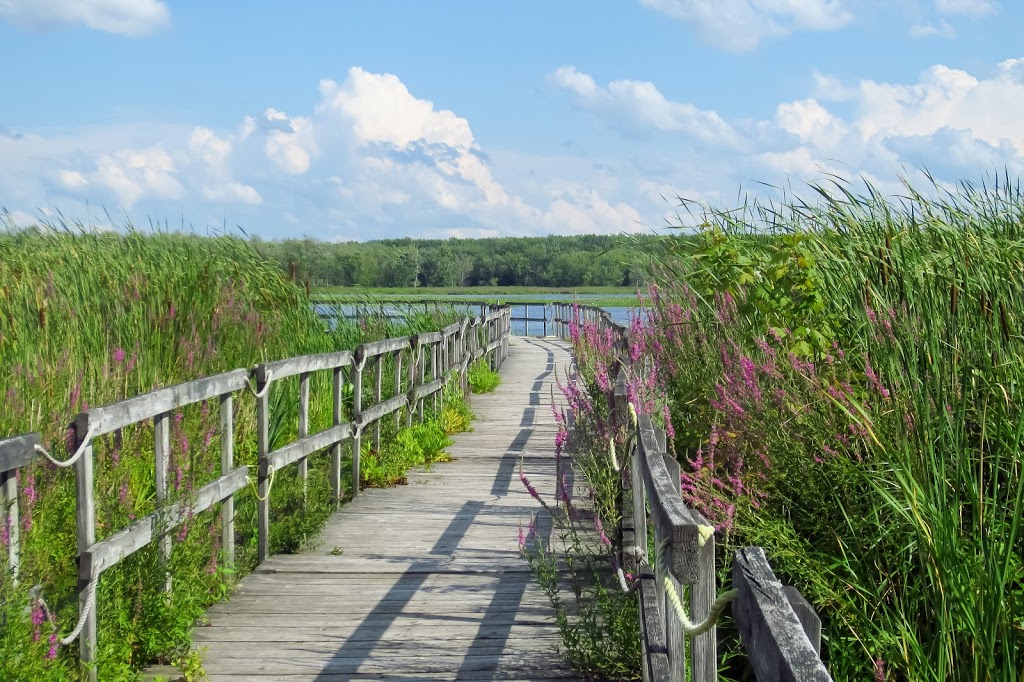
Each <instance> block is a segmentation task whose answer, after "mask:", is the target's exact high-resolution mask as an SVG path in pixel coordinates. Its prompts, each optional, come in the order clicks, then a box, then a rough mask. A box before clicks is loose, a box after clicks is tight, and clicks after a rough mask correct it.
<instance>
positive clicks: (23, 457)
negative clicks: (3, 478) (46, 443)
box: [0, 432, 40, 474]
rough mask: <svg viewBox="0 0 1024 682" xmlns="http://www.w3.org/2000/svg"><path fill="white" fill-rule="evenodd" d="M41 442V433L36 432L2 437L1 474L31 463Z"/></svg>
mask: <svg viewBox="0 0 1024 682" xmlns="http://www.w3.org/2000/svg"><path fill="white" fill-rule="evenodd" d="M39 443H40V440H39V434H38V433H35V432H33V433H23V434H21V435H20V436H11V437H10V438H0V474H5V473H7V472H8V471H15V470H16V469H20V468H21V467H23V466H27V465H28V464H31V463H32V460H33V459H34V458H35V454H36V453H35V446H36V445H38V444H39Z"/></svg>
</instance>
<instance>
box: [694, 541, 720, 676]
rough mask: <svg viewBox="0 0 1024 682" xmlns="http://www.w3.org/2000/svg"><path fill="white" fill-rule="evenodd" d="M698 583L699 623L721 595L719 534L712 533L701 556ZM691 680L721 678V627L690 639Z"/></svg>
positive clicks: (696, 596) (697, 610)
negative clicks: (718, 582)
mask: <svg viewBox="0 0 1024 682" xmlns="http://www.w3.org/2000/svg"><path fill="white" fill-rule="evenodd" d="M697 561H698V568H697V582H696V584H694V585H692V586H691V587H690V614H691V615H690V617H691V619H692V620H693V621H694V622H699V621H702V620H704V618H706V617H707V615H708V612H709V611H710V610H711V606H712V604H714V603H715V599H716V598H717V596H718V590H717V588H716V586H715V576H716V571H715V536H714V535H711V536H710V537H708V539H707V540H706V541H705V542H704V545H703V546H702V547H701V548H700V554H699V555H698V557H697ZM690 647H691V649H690V660H691V662H692V664H691V666H690V669H691V671H692V677H691V679H692V680H693V681H694V682H714V681H715V680H717V679H718V630H717V629H716V628H711V629H710V630H708V631H707V632H705V633H704V634H702V635H697V636H696V637H694V638H693V639H692V640H691V642H690Z"/></svg>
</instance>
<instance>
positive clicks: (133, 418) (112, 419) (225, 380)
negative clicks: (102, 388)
mask: <svg viewBox="0 0 1024 682" xmlns="http://www.w3.org/2000/svg"><path fill="white" fill-rule="evenodd" d="M248 377H249V372H248V371H247V370H244V369H236V370H233V371H231V372H224V373H223V374H216V375H214V376H212V377H205V378H203V379H196V380H194V381H189V382H186V383H184V384H176V385H174V386H168V387H167V388H158V389H156V390H154V391H150V392H149V393H143V394H142V395H139V396H135V397H134V398H128V399H127V400H122V401H120V402H116V403H113V404H110V405H105V406H103V407H94V408H91V409H90V410H89V412H88V415H89V416H88V428H89V429H90V430H91V431H92V432H93V435H94V436H99V435H103V434H105V433H110V432H112V431H116V430H117V429H121V428H124V427H125V426H128V425H129V424H134V423H136V422H140V421H144V420H146V419H153V418H154V417H156V416H157V415H159V414H164V413H169V412H173V411H174V410H177V409H179V408H182V407H185V406H186V405H191V404H193V403H198V402H201V401H203V400H209V399H210V398H217V397H219V396H221V395H223V394H224V393H231V392H233V391H238V390H240V389H242V388H244V387H245V385H246V381H248Z"/></svg>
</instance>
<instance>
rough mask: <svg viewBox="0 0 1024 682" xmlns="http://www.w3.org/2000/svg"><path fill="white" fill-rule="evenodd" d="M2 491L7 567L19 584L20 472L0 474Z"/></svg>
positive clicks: (0, 498) (0, 499)
mask: <svg viewBox="0 0 1024 682" xmlns="http://www.w3.org/2000/svg"><path fill="white" fill-rule="evenodd" d="M0 481H2V490H0V501H2V503H3V511H4V513H3V523H4V527H5V528H7V529H8V537H7V565H8V566H9V567H10V569H11V578H12V579H13V580H14V584H15V585H17V584H18V570H19V562H20V561H21V557H20V555H19V553H18V552H19V550H20V545H21V540H20V537H19V534H20V532H21V515H20V508H19V507H18V472H17V470H12V471H5V472H3V473H2V474H0Z"/></svg>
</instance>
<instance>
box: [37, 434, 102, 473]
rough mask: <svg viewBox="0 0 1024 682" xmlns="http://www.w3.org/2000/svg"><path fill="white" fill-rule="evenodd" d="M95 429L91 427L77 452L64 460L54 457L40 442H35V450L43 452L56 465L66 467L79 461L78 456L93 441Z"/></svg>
mask: <svg viewBox="0 0 1024 682" xmlns="http://www.w3.org/2000/svg"><path fill="white" fill-rule="evenodd" d="M94 431H95V428H94V427H90V429H89V430H88V432H86V434H85V438H83V439H82V442H81V444H80V445H79V446H78V450H76V451H75V454H73V455H71V457H69V458H68V459H66V460H64V461H61V460H59V459H54V457H53V455H51V454H50V453H49V452H47V451H46V448H44V447H43V446H42V445H40V444H39V443H36V444H35V451H36V452H38V453H39V454H41V455H42V456H43V457H45V458H46V459H48V460H50V462H52V463H53V465H54V466H58V467H60V468H61V469H66V468H67V467H70V466H74V464H75V462H77V461H78V458H79V457H81V456H82V453H83V452H85V448H86V447H88V445H89V443H91V442H92V435H93V432H94Z"/></svg>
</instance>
